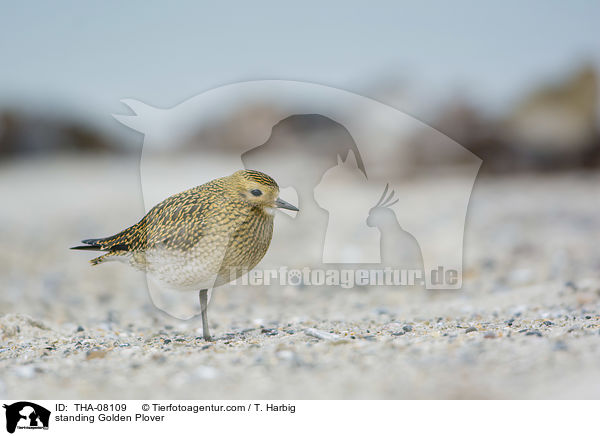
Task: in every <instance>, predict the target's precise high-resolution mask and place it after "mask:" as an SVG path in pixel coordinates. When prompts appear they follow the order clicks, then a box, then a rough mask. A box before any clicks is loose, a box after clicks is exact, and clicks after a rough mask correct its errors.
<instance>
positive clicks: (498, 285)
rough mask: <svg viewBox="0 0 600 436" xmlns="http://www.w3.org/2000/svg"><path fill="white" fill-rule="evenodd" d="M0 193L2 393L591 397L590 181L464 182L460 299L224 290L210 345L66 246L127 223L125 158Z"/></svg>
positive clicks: (16, 181) (67, 164)
mask: <svg viewBox="0 0 600 436" xmlns="http://www.w3.org/2000/svg"><path fill="white" fill-rule="evenodd" d="M412 183H414V189H415V191H416V192H419V189H421V188H422V187H421V186H420V185H419V182H418V181H414V182H412ZM422 189H425V188H422ZM0 198H1V199H2V209H1V210H0V248H1V249H0V396H1V397H3V398H13V399H23V398H221V399H224V398H248V397H251V398H290V399H302V398H405V399H410V398H600V365H599V364H598V362H600V250H599V249H598V241H600V208H599V207H598V199H599V198H600V176H599V175H598V174H566V175H564V174H563V175H547V176H518V177H510V178H505V179H497V178H496V179H485V178H483V179H480V180H479V181H478V183H477V185H476V188H475V191H474V193H473V196H472V199H471V207H470V210H469V216H468V223H467V228H466V234H465V286H464V289H463V290H460V291H439V292H426V291H419V290H407V289H383V288H371V289H369V288H366V287H361V288H354V289H341V288H334V287H303V288H301V287H293V286H289V287H285V288H283V289H282V288H280V287H234V286H225V287H223V288H221V289H219V290H217V291H216V292H215V294H214V297H213V301H212V302H211V307H210V321H211V326H212V329H213V334H214V336H215V337H216V341H215V342H213V343H206V342H204V341H203V340H202V339H201V336H202V335H201V333H202V332H201V328H200V325H201V323H200V320H199V319H194V320H191V321H181V320H178V319H175V318H171V317H168V316H166V315H164V314H162V313H161V312H160V311H158V310H157V309H156V308H155V307H154V305H153V304H152V302H151V301H150V298H149V296H148V292H147V290H146V285H145V279H144V276H143V274H141V273H139V272H136V271H133V270H131V269H129V268H127V267H126V266H124V265H121V264H116V263H115V264H109V265H105V266H102V268H91V267H90V266H89V265H88V264H87V262H86V259H87V258H89V256H86V255H85V254H84V253H76V252H71V251H69V250H67V248H68V247H69V246H71V245H73V244H74V243H76V242H77V241H78V240H79V239H81V238H82V237H89V236H100V235H104V234H110V233H111V232H113V231H114V230H115V229H118V228H119V227H122V226H123V224H124V223H126V224H129V223H133V222H135V221H136V220H137V219H138V218H139V216H140V215H141V213H142V209H143V208H142V201H141V196H140V189H139V178H138V172H137V162H136V159H135V158H133V157H132V158H125V159H120V160H119V161H115V160H108V159H92V158H89V159H87V160H56V161H51V162H50V161H45V162H42V161H39V162H23V163H18V164H12V165H10V166H6V165H5V166H2V167H0ZM424 219H426V218H424ZM276 225H277V224H276ZM431 225H432V226H433V225H435V222H434V221H433V218H432V221H431ZM275 254H276V253H275ZM312 329H316V330H317V331H315V330H312Z"/></svg>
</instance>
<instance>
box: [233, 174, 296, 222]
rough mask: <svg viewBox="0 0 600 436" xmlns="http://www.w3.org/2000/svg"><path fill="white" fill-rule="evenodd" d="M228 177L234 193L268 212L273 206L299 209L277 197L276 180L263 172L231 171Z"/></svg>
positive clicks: (277, 187) (270, 211)
mask: <svg viewBox="0 0 600 436" xmlns="http://www.w3.org/2000/svg"><path fill="white" fill-rule="evenodd" d="M230 177H231V180H232V185H233V187H234V189H235V191H236V194H237V195H239V196H241V197H242V199H243V200H244V201H246V202H248V203H250V204H251V205H253V206H258V207H261V208H262V209H263V210H265V211H266V212H269V213H272V211H273V209H275V208H281V209H288V210H294V211H298V210H299V209H298V208H297V207H296V206H293V205H291V204H290V203H288V202H287V201H284V200H282V199H281V198H279V186H278V185H277V182H275V180H273V179H272V178H271V177H269V176H268V175H266V174H265V173H261V172H260V171H254V170H242V171H237V172H235V173H233V174H232V175H231V176H230Z"/></svg>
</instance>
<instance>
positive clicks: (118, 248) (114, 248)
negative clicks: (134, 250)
mask: <svg viewBox="0 0 600 436" xmlns="http://www.w3.org/2000/svg"><path fill="white" fill-rule="evenodd" d="M112 239H114V237H110V238H97V239H84V240H83V241H81V242H82V243H84V244H86V245H78V246H76V247H71V250H88V251H108V253H106V254H103V255H102V256H98V257H95V258H94V259H92V260H90V263H91V264H92V265H98V264H100V263H102V262H104V261H106V260H108V259H107V258H109V257H111V256H117V255H119V254H120V252H123V251H127V249H128V247H127V246H126V245H125V244H110V241H111V240H112ZM107 242H108V244H107Z"/></svg>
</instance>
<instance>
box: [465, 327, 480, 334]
mask: <svg viewBox="0 0 600 436" xmlns="http://www.w3.org/2000/svg"><path fill="white" fill-rule="evenodd" d="M476 331H477V327H469V328H468V329H466V330H465V333H471V332H476Z"/></svg>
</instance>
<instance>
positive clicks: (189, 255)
mask: <svg viewBox="0 0 600 436" xmlns="http://www.w3.org/2000/svg"><path fill="white" fill-rule="evenodd" d="M278 195H279V186H278V185H277V183H276V182H275V180H273V179H272V178H271V177H269V176H268V175H266V174H264V173H261V172H259V171H253V170H242V171H237V172H235V173H233V174H232V175H230V176H227V177H222V178H219V179H215V180H212V181H210V182H208V183H205V184H204V185H200V186H197V187H195V188H192V189H189V190H187V191H184V192H180V193H179V194H175V195H173V196H171V197H169V198H167V199H166V200H163V201H162V202H161V203H159V204H157V205H156V206H154V207H153V208H152V209H151V210H150V211H149V212H148V213H147V214H146V216H144V218H142V219H141V220H140V221H139V222H138V223H137V224H135V225H133V226H131V227H129V228H127V229H125V230H123V231H122V232H119V233H117V234H116V235H114V236H109V237H107V238H99V239H85V240H83V241H81V242H83V243H84V244H86V245H83V246H78V247H72V248H73V249H77V250H97V251H106V252H107V253H106V254H103V255H102V256H100V257H97V258H95V259H92V260H91V261H90V262H91V263H92V265H98V264H100V263H102V262H105V261H107V260H113V259H114V260H125V261H128V262H129V264H130V265H132V266H133V267H135V268H137V269H140V270H143V271H145V272H146V273H148V274H150V275H151V276H152V277H153V278H155V279H157V280H158V281H159V282H162V283H164V284H166V285H168V286H170V287H172V288H175V289H179V290H200V295H199V296H200V308H201V313H202V328H203V336H204V339H205V340H211V337H210V332H209V328H208V318H207V314H206V312H207V306H208V289H209V288H210V289H212V288H214V287H217V286H220V285H223V284H225V283H228V282H230V281H232V280H234V279H236V278H238V277H240V276H241V275H242V274H243V273H244V272H246V271H248V270H250V269H252V268H254V267H255V266H256V265H257V264H258V262H260V260H261V259H262V258H263V256H264V255H265V253H266V252H267V249H268V248H269V244H270V243H271V236H272V235H273V215H274V210H275V208H282V209H289V210H293V211H298V209H297V208H296V207H295V206H293V205H291V204H289V203H287V202H285V201H283V200H282V199H280V198H279V197H278Z"/></svg>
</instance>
